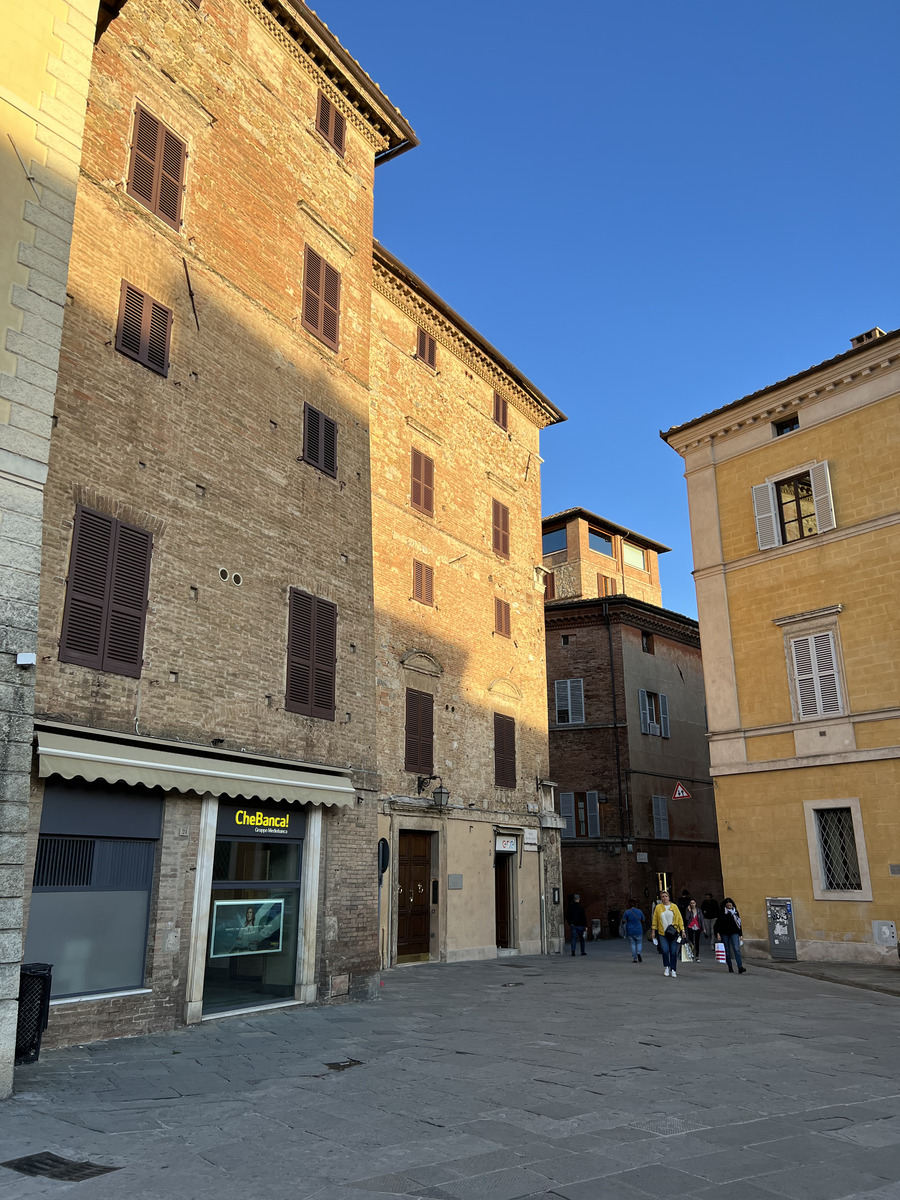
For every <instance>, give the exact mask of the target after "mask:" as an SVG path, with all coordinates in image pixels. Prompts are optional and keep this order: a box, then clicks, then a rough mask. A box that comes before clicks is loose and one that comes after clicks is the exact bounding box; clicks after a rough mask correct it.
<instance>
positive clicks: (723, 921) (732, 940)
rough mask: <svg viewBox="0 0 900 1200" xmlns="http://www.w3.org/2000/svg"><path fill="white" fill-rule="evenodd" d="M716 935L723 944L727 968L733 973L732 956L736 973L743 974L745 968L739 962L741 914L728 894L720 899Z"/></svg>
mask: <svg viewBox="0 0 900 1200" xmlns="http://www.w3.org/2000/svg"><path fill="white" fill-rule="evenodd" d="M715 932H716V937H717V938H718V939H719V941H720V942H724V944H725V961H726V962H727V963H728V970H729V971H731V972H732V974H733V973H734V967H733V966H732V965H731V960H732V958H734V959H735V961H736V962H737V969H738V975H743V974H744V973H745V972H746V970H747V968H746V967H745V966H744V964H743V963H742V962H741V914H740V913H739V912H738V910H737V905H736V904H735V902H734V901H733V900H732V898H731V897H730V896H726V897H725V899H724V900H723V901H722V911H721V913H719V916H718V918H717V920H716V924H715Z"/></svg>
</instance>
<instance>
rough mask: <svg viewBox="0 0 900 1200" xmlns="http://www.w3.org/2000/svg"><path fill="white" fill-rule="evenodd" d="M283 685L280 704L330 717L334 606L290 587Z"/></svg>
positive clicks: (326, 718)
mask: <svg viewBox="0 0 900 1200" xmlns="http://www.w3.org/2000/svg"><path fill="white" fill-rule="evenodd" d="M287 658H288V662H287V689H286V693H285V701H284V707H285V708H286V709H287V711H288V712H295V713H302V714H303V715H304V716H307V717H321V718H322V720H323V721H333V720H334V690H335V675H336V670H337V666H336V660H337V607H336V606H335V605H334V604H332V603H331V602H330V601H329V600H322V599H320V597H318V596H311V595H310V594H309V592H302V591H300V589H299V588H291V591H290V602H289V606H288V656H287Z"/></svg>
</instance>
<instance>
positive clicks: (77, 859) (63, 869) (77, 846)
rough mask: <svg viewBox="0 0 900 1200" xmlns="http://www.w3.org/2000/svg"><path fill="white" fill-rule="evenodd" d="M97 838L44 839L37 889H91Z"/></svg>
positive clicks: (37, 868) (36, 866) (39, 854)
mask: <svg viewBox="0 0 900 1200" xmlns="http://www.w3.org/2000/svg"><path fill="white" fill-rule="evenodd" d="M93 870H94V840H93V838H67V837H41V838H39V839H38V848H37V857H36V859H35V864H34V886H35V887H36V888H78V887H90V886H91V876H92V874H93Z"/></svg>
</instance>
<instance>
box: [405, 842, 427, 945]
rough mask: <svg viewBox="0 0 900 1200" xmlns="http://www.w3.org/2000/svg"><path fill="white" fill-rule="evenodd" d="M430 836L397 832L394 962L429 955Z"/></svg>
mask: <svg viewBox="0 0 900 1200" xmlns="http://www.w3.org/2000/svg"><path fill="white" fill-rule="evenodd" d="M430 890H431V834H430V833H411V832H408V831H404V830H401V831H400V841H399V846H398V850H397V958H398V959H400V958H411V957H422V956H429V955H430V953H431V906H430V903H429V901H430V896H429V892H430Z"/></svg>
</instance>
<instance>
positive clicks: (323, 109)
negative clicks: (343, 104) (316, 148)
mask: <svg viewBox="0 0 900 1200" xmlns="http://www.w3.org/2000/svg"><path fill="white" fill-rule="evenodd" d="M316 129H318V131H319V133H321V135H322V137H324V138H327V139H328V141H329V142H330V141H331V101H330V100H329V99H328V97H327V96H325V95H323V94H322V92H319V102H318V104H317V105H316Z"/></svg>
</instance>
